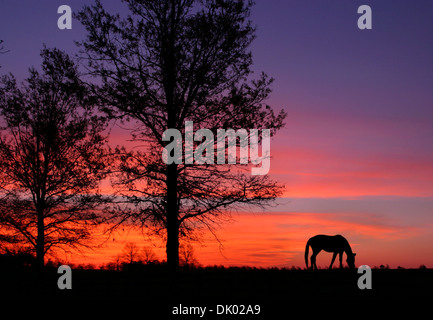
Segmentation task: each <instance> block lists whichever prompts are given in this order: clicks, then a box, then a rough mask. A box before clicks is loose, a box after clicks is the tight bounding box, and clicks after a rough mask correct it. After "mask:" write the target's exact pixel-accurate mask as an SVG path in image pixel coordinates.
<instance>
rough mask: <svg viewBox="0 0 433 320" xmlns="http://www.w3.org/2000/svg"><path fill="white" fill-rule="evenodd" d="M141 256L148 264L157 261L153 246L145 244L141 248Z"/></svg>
mask: <svg viewBox="0 0 433 320" xmlns="http://www.w3.org/2000/svg"><path fill="white" fill-rule="evenodd" d="M141 257H142V259H143V262H144V263H146V264H149V263H152V262H154V261H156V254H155V252H154V251H153V249H152V247H149V246H144V247H143V249H142V250H141Z"/></svg>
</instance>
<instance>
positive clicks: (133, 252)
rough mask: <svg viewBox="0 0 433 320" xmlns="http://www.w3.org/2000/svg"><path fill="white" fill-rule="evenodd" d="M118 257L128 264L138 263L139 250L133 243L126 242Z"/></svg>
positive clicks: (139, 258)
mask: <svg viewBox="0 0 433 320" xmlns="http://www.w3.org/2000/svg"><path fill="white" fill-rule="evenodd" d="M120 257H121V260H122V261H124V262H126V263H129V264H132V263H134V262H137V261H140V260H141V253H140V248H139V247H138V246H137V244H135V243H134V242H128V243H126V244H125V246H124V247H123V250H122V253H121V255H120Z"/></svg>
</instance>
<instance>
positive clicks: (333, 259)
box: [329, 252, 337, 269]
mask: <svg viewBox="0 0 433 320" xmlns="http://www.w3.org/2000/svg"><path fill="white" fill-rule="evenodd" d="M336 257H337V252H334V254H333V255H332V260H331V265H330V266H329V269H332V265H333V264H334V261H335V258H336Z"/></svg>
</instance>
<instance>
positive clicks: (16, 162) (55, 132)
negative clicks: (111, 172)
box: [0, 48, 106, 267]
mask: <svg viewBox="0 0 433 320" xmlns="http://www.w3.org/2000/svg"><path fill="white" fill-rule="evenodd" d="M41 56H42V58H43V63H42V74H40V73H39V72H38V71H37V70H36V69H34V68H31V69H30V70H29V71H30V76H29V77H28V78H27V79H26V81H25V82H24V83H23V84H22V85H21V86H18V85H17V82H16V80H15V78H14V77H13V76H12V75H8V76H4V77H2V78H1V86H0V123H1V127H0V232H1V233H2V234H3V236H4V237H9V239H8V240H12V241H10V242H12V243H14V244H20V245H23V246H29V247H31V248H33V250H34V252H35V253H36V257H37V262H38V265H39V266H40V267H42V266H43V265H44V256H45V254H46V253H47V252H49V251H50V250H52V249H54V248H61V249H63V250H69V249H79V248H82V247H83V246H88V245H89V242H88V241H87V240H89V239H91V236H92V231H91V229H90V228H91V226H95V225H98V224H99V223H101V222H102V220H103V219H102V218H101V216H100V215H99V214H98V212H99V211H98V207H99V206H100V205H102V204H103V203H104V201H105V199H104V198H103V197H102V196H101V195H100V194H98V193H97V189H98V183H99V182H100V181H101V180H102V179H103V178H104V177H105V176H106V173H105V169H104V166H105V163H106V159H105V158H104V154H105V153H104V152H105V151H104V150H105V148H104V144H105V141H106V138H105V137H104V136H103V135H102V134H101V132H102V131H103V129H104V121H103V119H102V118H101V117H100V116H98V115H97V114H96V113H94V112H93V109H92V104H91V101H89V99H88V98H87V94H88V92H87V91H86V89H85V87H84V86H83V85H82V84H81V82H80V81H79V78H78V72H77V69H76V67H75V65H74V63H73V62H72V60H71V59H70V58H69V57H68V56H67V55H66V54H65V53H63V52H61V51H59V50H57V49H52V50H50V49H47V48H44V49H43V50H42V51H41Z"/></svg>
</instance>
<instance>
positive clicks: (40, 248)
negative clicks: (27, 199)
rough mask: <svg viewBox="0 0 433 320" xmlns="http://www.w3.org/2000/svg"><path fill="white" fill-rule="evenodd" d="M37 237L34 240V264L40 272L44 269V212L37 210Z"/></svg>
mask: <svg viewBox="0 0 433 320" xmlns="http://www.w3.org/2000/svg"><path fill="white" fill-rule="evenodd" d="M37 211H38V222H37V226H38V236H37V239H36V264H37V269H38V270H39V271H41V270H42V269H43V267H44V255H45V230H44V229H45V226H44V210H43V209H42V208H38V210H37Z"/></svg>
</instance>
